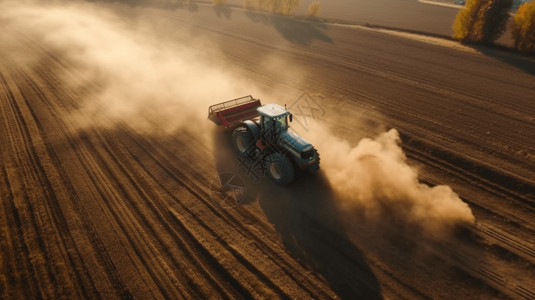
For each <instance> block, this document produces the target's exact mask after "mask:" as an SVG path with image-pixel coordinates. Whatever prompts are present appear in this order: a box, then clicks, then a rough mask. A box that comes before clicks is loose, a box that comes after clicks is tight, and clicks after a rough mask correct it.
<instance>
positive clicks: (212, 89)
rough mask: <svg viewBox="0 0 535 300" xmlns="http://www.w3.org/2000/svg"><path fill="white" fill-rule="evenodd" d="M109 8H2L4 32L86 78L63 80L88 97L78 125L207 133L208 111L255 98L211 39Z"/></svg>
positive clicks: (16, 4) (76, 117) (77, 4)
mask: <svg viewBox="0 0 535 300" xmlns="http://www.w3.org/2000/svg"><path fill="white" fill-rule="evenodd" d="M105 7H107V9H106V8H103V7H100V6H99V5H98V3H97V4H94V3H87V2H81V1H73V2H68V1H61V2H59V1H58V2H54V1H49V2H37V1H3V2H2V3H1V4H0V11H2V16H1V17H0V18H1V19H2V23H3V24H6V26H5V28H4V30H5V32H10V33H14V34H20V35H22V36H25V37H27V38H29V39H31V40H35V41H38V43H40V44H41V45H44V46H45V47H46V48H47V50H48V51H51V52H52V53H55V54H56V55H57V56H60V57H61V59H63V60H65V61H68V62H69V63H71V64H72V65H73V69H75V70H76V72H77V75H80V76H72V73H68V72H67V73H66V74H65V76H63V77H64V78H63V81H64V82H65V83H66V84H68V85H69V86H70V88H73V89H75V90H84V91H88V92H87V94H86V95H84V97H83V98H82V100H83V101H82V103H80V107H79V109H78V110H77V111H75V112H71V114H70V115H69V116H68V118H70V124H71V125H74V124H78V125H79V126H80V127H82V128H83V127H87V126H101V127H112V126H115V125H116V124H117V123H120V122H122V123H125V124H128V126H131V127H133V128H135V129H136V130H139V131H141V132H145V133H154V132H155V131H158V130H165V131H176V130H181V129H191V130H197V132H200V131H201V130H205V129H206V126H209V125H213V124H209V122H207V120H206V116H207V110H208V106H209V105H211V104H215V103H218V102H222V101H225V100H229V99H233V98H236V97H239V96H243V95H247V94H251V93H253V92H254V90H255V89H254V87H252V86H251V83H250V82H247V83H246V84H245V83H243V82H242V80H241V79H240V78H237V77H235V76H233V75H231V74H229V72H226V71H225V70H226V68H225V66H224V65H223V63H220V62H219V61H221V57H218V55H220V54H219V52H218V51H217V46H216V45H214V44H212V43H210V41H208V40H203V39H201V38H199V37H195V36H193V35H192V34H191V33H189V31H188V30H187V29H181V28H176V27H175V26H173V27H171V28H170V26H166V25H165V24H153V23H154V22H155V21H154V20H155V19H160V18H143V14H144V13H145V12H139V11H136V10H135V9H132V8H128V7H126V6H125V7H122V8H121V6H120V5H116V6H113V5H111V6H105ZM113 8H115V9H118V10H120V9H123V10H125V11H126V13H128V14H129V15H128V16H122V15H121V11H119V12H114V11H113V10H112V9H113ZM136 13H137V16H136V15H135V14H136ZM149 19H150V20H149ZM161 22H164V21H161ZM24 55H28V53H27V51H25V52H24ZM73 77H80V78H81V79H79V78H78V80H77V78H73ZM245 87H246V88H247V90H245Z"/></svg>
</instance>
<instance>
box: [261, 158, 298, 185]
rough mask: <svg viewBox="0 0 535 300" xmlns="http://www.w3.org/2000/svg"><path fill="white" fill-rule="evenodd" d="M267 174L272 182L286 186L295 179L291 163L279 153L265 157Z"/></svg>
mask: <svg viewBox="0 0 535 300" xmlns="http://www.w3.org/2000/svg"><path fill="white" fill-rule="evenodd" d="M267 172H268V175H269V177H270V178H271V179H272V180H273V181H275V182H276V183H280V184H288V183H290V182H292V181H293V180H294V178H295V170H294V167H293V166H292V162H291V161H290V159H289V158H288V157H287V156H285V155H283V154H281V153H273V154H271V155H269V156H268V157H267Z"/></svg>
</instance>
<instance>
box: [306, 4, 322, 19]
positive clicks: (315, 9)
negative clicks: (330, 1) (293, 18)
mask: <svg viewBox="0 0 535 300" xmlns="http://www.w3.org/2000/svg"><path fill="white" fill-rule="evenodd" d="M320 11H321V6H320V2H319V1H313V2H312V3H310V5H309V6H308V9H307V16H308V17H312V18H317V17H319V15H320Z"/></svg>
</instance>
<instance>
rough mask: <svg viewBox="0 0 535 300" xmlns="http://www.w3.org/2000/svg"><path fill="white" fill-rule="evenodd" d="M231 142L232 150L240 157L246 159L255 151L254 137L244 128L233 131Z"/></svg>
mask: <svg viewBox="0 0 535 300" xmlns="http://www.w3.org/2000/svg"><path fill="white" fill-rule="evenodd" d="M232 141H233V142H234V148H235V149H236V152H237V153H238V155H239V156H241V157H246V156H249V157H251V155H252V154H253V153H252V152H253V151H255V146H254V143H255V141H254V137H253V135H252V134H251V132H249V130H247V128H245V127H238V128H236V129H234V132H233V133H232Z"/></svg>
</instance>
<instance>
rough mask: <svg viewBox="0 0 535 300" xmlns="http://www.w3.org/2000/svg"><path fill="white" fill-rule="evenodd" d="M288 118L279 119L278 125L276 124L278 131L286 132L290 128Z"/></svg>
mask: <svg viewBox="0 0 535 300" xmlns="http://www.w3.org/2000/svg"><path fill="white" fill-rule="evenodd" d="M287 118H288V116H284V117H281V118H278V119H277V124H276V128H277V131H284V130H286V129H287V128H288V121H287Z"/></svg>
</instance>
